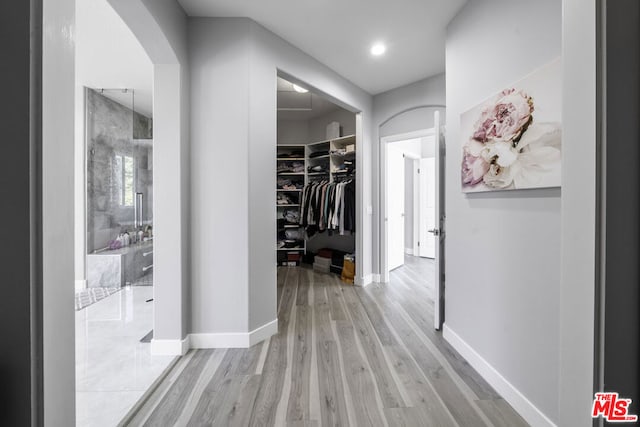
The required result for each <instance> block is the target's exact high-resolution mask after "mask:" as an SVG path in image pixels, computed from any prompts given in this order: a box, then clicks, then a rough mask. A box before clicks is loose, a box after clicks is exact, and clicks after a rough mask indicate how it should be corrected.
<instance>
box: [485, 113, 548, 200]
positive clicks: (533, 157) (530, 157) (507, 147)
mask: <svg viewBox="0 0 640 427" xmlns="http://www.w3.org/2000/svg"><path fill="white" fill-rule="evenodd" d="M560 143H561V130H560V124H559V123H537V124H532V125H531V126H529V129H527V131H526V132H524V133H523V134H522V139H521V140H520V142H518V145H517V146H516V147H513V146H512V145H511V144H510V143H507V142H504V141H500V142H496V143H492V144H489V147H488V150H486V151H485V152H486V156H488V157H489V159H490V163H491V166H490V167H489V170H488V171H487V173H486V174H485V175H484V177H483V182H484V183H485V185H487V186H488V187H491V188H496V189H505V188H516V189H517V188H528V187H537V186H544V184H545V183H546V182H549V179H550V177H551V176H554V178H557V177H556V176H555V175H559V171H560V160H561V153H560Z"/></svg>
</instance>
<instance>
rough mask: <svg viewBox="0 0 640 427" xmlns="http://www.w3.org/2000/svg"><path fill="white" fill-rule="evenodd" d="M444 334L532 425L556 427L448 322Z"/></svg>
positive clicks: (444, 327)
mask: <svg viewBox="0 0 640 427" xmlns="http://www.w3.org/2000/svg"><path fill="white" fill-rule="evenodd" d="M443 336H444V339H445V340H447V342H448V343H449V344H451V346H452V347H453V348H455V349H456V350H457V351H458V353H460V355H462V357H464V358H465V359H466V360H467V362H469V364H470V365H471V366H472V367H473V368H474V369H475V370H476V371H478V373H479V374H480V375H481V376H482V378H484V379H485V380H486V381H487V382H488V383H489V385H491V386H492V387H493V388H494V389H495V390H496V391H497V392H498V393H499V394H500V396H502V397H503V398H504V400H506V401H507V402H509V404H510V405H511V406H513V408H514V409H515V410H516V411H517V412H518V413H519V414H520V415H521V416H522V418H524V419H525V421H526V422H527V423H529V424H530V425H532V426H545V427H556V425H555V424H554V423H553V422H552V421H551V420H550V419H549V418H547V416H546V415H544V414H543V413H542V412H541V411H540V410H539V409H538V408H536V406H535V405H534V404H533V403H531V402H530V401H529V399H527V398H526V397H525V396H524V395H523V394H522V393H521V392H520V391H519V390H518V389H517V388H515V387H514V386H513V385H512V384H511V383H510V382H509V381H507V379H506V378H505V377H503V376H502V375H501V374H500V372H498V371H497V370H496V369H495V368H494V367H493V366H491V365H490V364H489V362H487V361H486V360H485V359H484V358H483V357H482V356H480V355H479V354H478V353H477V352H476V351H475V350H474V349H473V348H472V347H471V346H470V345H469V344H467V343H466V342H465V341H464V340H463V339H462V338H460V336H459V335H458V334H456V333H455V332H454V331H452V330H451V328H449V327H447V325H446V324H445V325H444V326H443Z"/></svg>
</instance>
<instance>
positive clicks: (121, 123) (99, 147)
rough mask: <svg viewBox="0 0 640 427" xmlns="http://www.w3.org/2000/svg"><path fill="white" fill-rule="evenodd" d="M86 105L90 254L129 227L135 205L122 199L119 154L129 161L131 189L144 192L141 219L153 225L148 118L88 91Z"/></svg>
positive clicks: (88, 242) (151, 163)
mask: <svg viewBox="0 0 640 427" xmlns="http://www.w3.org/2000/svg"><path fill="white" fill-rule="evenodd" d="M86 108H87V114H86V128H87V132H86V135H87V141H86V147H87V252H88V253H92V252H93V251H94V250H98V249H102V248H104V247H106V246H108V244H109V241H110V240H113V239H115V238H116V237H117V236H118V234H119V233H120V232H122V231H125V230H132V229H133V225H134V224H133V222H134V207H133V204H130V203H129V204H128V203H126V202H123V200H122V198H123V196H122V193H123V179H122V173H121V169H119V168H120V166H119V159H118V156H124V157H130V158H132V159H133V164H134V169H135V172H134V190H133V192H134V193H135V192H141V193H143V195H144V202H143V213H144V218H143V219H144V222H145V224H152V221H153V171H152V165H153V162H152V157H153V146H152V140H151V139H148V138H150V137H151V136H152V120H151V119H150V118H148V117H145V116H143V115H141V114H138V113H134V112H133V110H131V109H130V108H128V107H126V106H124V105H122V104H119V103H118V102H115V101H113V100H111V99H109V98H107V97H106V96H104V95H102V94H100V93H98V92H96V91H94V90H91V89H88V90H87V99H86Z"/></svg>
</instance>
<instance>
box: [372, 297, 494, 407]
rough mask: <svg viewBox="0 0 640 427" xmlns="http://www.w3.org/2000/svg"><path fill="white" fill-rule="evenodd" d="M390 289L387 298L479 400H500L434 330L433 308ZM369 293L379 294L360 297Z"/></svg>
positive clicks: (440, 334)
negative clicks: (434, 347)
mask: <svg viewBox="0 0 640 427" xmlns="http://www.w3.org/2000/svg"><path fill="white" fill-rule="evenodd" d="M381 286H387V285H379V286H378V289H379V288H380V287H381ZM388 288H389V290H388V293H387V294H386V298H390V299H391V300H393V301H396V302H397V303H398V304H400V305H401V306H402V309H403V310H404V311H405V312H406V313H407V314H409V316H410V317H411V319H412V320H413V321H414V322H415V323H416V324H417V325H418V326H419V328H420V330H421V332H422V333H423V334H424V335H426V336H427V337H428V338H429V340H430V341H431V342H433V343H434V345H435V346H437V347H438V349H439V350H440V352H441V353H442V354H443V355H444V356H445V358H446V359H447V361H448V362H449V363H450V364H451V366H452V367H453V368H454V370H455V371H456V373H457V374H458V375H459V376H460V378H461V379H462V380H463V381H464V382H465V383H466V385H467V386H468V387H469V388H470V389H471V390H472V391H473V393H474V394H476V395H477V398H478V399H481V400H487V399H496V398H499V395H498V394H497V393H496V392H495V391H494V390H493V388H492V387H491V386H490V385H489V384H488V383H487V382H486V381H485V380H484V379H483V378H482V377H481V376H480V375H478V373H477V372H476V371H475V369H473V368H472V367H471V365H469V364H468V363H467V361H466V360H464V358H463V357H462V356H460V354H459V353H458V352H457V351H455V350H454V349H453V347H451V345H450V344H449V343H448V342H447V341H446V340H445V339H444V338H443V337H442V333H440V332H438V331H436V330H435V329H434V328H433V308H432V307H429V306H425V305H424V304H422V305H421V304H418V303H416V299H415V298H408V297H407V295H406V294H404V293H401V292H398V291H397V290H396V289H393V287H392V286H388ZM369 291H371V292H377V291H376V290H374V289H371V290H367V291H364V292H360V296H361V297H362V298H364V297H363V296H362V294H363V293H365V292H369ZM418 301H419V300H418ZM394 310H395V309H394Z"/></svg>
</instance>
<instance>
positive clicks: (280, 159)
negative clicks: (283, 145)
mask: <svg viewBox="0 0 640 427" xmlns="http://www.w3.org/2000/svg"><path fill="white" fill-rule="evenodd" d="M276 160H277V161H279V162H288V161H302V160H304V157H278V158H276Z"/></svg>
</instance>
